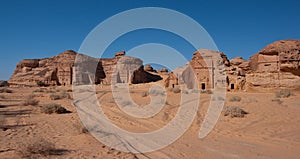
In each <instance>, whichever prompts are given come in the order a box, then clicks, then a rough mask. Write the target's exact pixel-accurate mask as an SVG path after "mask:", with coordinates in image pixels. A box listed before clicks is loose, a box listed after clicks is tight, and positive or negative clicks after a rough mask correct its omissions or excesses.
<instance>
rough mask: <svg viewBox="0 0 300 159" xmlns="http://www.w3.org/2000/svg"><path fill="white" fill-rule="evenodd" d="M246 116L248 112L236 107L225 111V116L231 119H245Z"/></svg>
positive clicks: (227, 108) (230, 107)
mask: <svg viewBox="0 0 300 159" xmlns="http://www.w3.org/2000/svg"><path fill="white" fill-rule="evenodd" d="M246 114H248V113H247V112H246V111H244V110H243V109H241V108H239V107H236V106H227V107H225V109H224V116H230V117H231V118H234V117H239V118H243V117H244V116H245V115H246Z"/></svg>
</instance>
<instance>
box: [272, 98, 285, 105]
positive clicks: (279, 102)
mask: <svg viewBox="0 0 300 159" xmlns="http://www.w3.org/2000/svg"><path fill="white" fill-rule="evenodd" d="M272 102H277V103H278V104H282V103H283V102H282V101H281V100H280V99H278V98H275V99H272Z"/></svg>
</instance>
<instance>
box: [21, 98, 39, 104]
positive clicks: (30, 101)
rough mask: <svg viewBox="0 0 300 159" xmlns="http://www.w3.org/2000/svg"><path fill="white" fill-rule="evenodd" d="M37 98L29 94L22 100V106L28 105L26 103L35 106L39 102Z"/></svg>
mask: <svg viewBox="0 0 300 159" xmlns="http://www.w3.org/2000/svg"><path fill="white" fill-rule="evenodd" d="M39 102H40V101H39V100H37V99H34V96H29V97H27V98H26V99H25V101H24V102H23V105H24V106H28V105H32V106H36V105H38V104H39Z"/></svg>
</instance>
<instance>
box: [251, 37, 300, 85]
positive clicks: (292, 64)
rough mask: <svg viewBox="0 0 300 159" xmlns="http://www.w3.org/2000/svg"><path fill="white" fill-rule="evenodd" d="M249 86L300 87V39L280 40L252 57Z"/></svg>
mask: <svg viewBox="0 0 300 159" xmlns="http://www.w3.org/2000/svg"><path fill="white" fill-rule="evenodd" d="M250 67H251V73H249V74H248V75H247V79H246V80H247V84H248V86H249V87H253V86H260V87H290V88H295V87H300V84H299V82H300V77H299V76H300V40H280V41H276V42H274V43H272V44H269V45H267V46H266V47H265V48H264V49H262V50H261V51H260V52H258V53H257V54H255V55H253V56H252V57H251V58H250Z"/></svg>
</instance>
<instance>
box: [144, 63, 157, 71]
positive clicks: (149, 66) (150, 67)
mask: <svg viewBox="0 0 300 159" xmlns="http://www.w3.org/2000/svg"><path fill="white" fill-rule="evenodd" d="M144 70H145V71H148V72H157V71H156V70H155V69H153V67H152V66H151V65H150V64H147V65H145V67H144Z"/></svg>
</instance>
